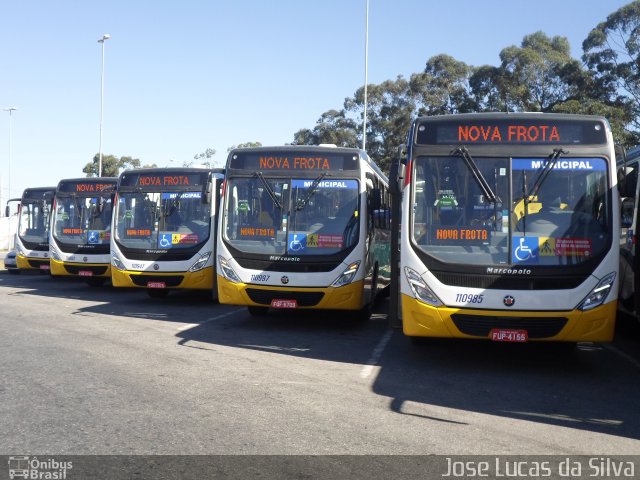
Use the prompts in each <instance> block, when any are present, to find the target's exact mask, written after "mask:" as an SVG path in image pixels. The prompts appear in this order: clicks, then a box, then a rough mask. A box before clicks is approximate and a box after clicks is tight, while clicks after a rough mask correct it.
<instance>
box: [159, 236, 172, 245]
mask: <svg viewBox="0 0 640 480" xmlns="http://www.w3.org/2000/svg"><path fill="white" fill-rule="evenodd" d="M172 239H173V234H172V233H160V236H159V237H158V247H159V248H171V246H172V245H173V242H172Z"/></svg>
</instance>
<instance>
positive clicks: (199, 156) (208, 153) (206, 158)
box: [182, 148, 216, 168]
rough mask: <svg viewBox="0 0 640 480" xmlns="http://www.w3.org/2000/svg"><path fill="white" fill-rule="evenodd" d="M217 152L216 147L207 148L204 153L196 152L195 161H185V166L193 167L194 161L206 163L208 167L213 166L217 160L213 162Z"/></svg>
mask: <svg viewBox="0 0 640 480" xmlns="http://www.w3.org/2000/svg"><path fill="white" fill-rule="evenodd" d="M215 154H216V149H215V148H207V149H206V150H205V151H204V152H202V153H196V154H195V155H194V156H193V160H194V161H193V162H184V163H183V164H182V166H183V167H191V166H193V164H194V163H197V164H198V165H205V166H206V167H208V168H213V164H214V163H215V162H213V161H212V160H211V159H212V158H213V156H214V155H215Z"/></svg>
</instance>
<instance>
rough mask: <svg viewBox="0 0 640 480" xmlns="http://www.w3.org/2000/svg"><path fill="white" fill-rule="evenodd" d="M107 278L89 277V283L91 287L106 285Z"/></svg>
mask: <svg viewBox="0 0 640 480" xmlns="http://www.w3.org/2000/svg"><path fill="white" fill-rule="evenodd" d="M105 280H106V279H104V278H100V277H95V278H88V279H87V285H89V286H90V287H101V286H102V285H104V282H105Z"/></svg>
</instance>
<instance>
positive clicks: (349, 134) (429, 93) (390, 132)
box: [293, 0, 640, 170]
mask: <svg viewBox="0 0 640 480" xmlns="http://www.w3.org/2000/svg"><path fill="white" fill-rule="evenodd" d="M583 50H584V56H583V63H582V62H580V61H579V60H577V59H575V58H573V57H572V56H571V49H570V45H569V41H568V40H567V39H566V38H565V37H561V36H554V37H549V36H547V35H546V34H545V33H543V32H535V33H533V34H530V35H526V36H525V37H524V38H523V40H522V42H521V44H520V46H513V45H512V46H509V47H506V48H504V49H503V50H502V51H501V52H500V53H499V58H500V64H499V65H497V66H492V65H483V66H480V67H474V66H470V65H467V64H465V63H464V62H461V61H458V60H456V59H454V58H453V57H451V56H449V55H446V54H440V55H436V56H434V57H432V58H430V59H429V60H428V61H427V63H426V66H425V69H424V71H423V72H420V73H415V74H412V75H411V76H410V78H409V80H406V79H404V78H403V77H401V76H399V77H397V78H396V79H395V80H387V81H385V82H382V83H381V84H379V85H367V123H366V125H367V129H366V135H367V137H366V140H367V141H366V149H367V151H368V153H369V155H370V156H371V157H372V158H373V159H374V160H375V162H376V163H378V165H380V166H381V168H383V169H384V170H386V169H388V166H389V164H390V162H391V161H392V159H393V158H394V157H395V155H396V152H397V147H398V146H399V145H402V144H404V143H405V142H406V137H407V134H408V132H409V127H410V124H411V121H412V120H413V119H414V118H415V117H416V116H419V115H442V114H453V113H466V112H486V111H534V112H558V113H581V114H594V115H602V116H604V117H606V118H607V119H608V120H609V123H610V124H611V127H612V130H613V133H614V140H616V142H619V143H622V144H623V145H625V146H627V147H629V146H632V145H635V144H637V143H639V142H640V0H635V1H633V2H631V3H630V4H629V5H626V6H625V7H622V8H621V9H619V10H618V11H616V12H614V13H612V14H611V15H609V16H608V17H607V20H606V21H605V22H602V23H600V24H599V25H598V26H597V27H596V28H594V29H593V30H592V31H591V33H590V34H589V37H588V38H587V39H586V40H585V41H584V43H583ZM363 115H364V87H361V88H359V89H358V90H357V91H356V92H355V94H354V95H353V97H350V98H347V99H345V101H344V105H343V108H342V109H340V110H336V109H332V110H328V111H327V112H325V113H323V114H322V115H321V116H320V118H319V119H318V121H317V122H316V125H315V126H314V127H313V128H312V129H309V128H303V129H301V130H298V131H297V132H296V133H295V134H294V141H293V143H294V144H300V145H314V144H319V143H334V144H336V145H339V146H348V147H359V146H361V144H362V130H363V125H364V118H363Z"/></svg>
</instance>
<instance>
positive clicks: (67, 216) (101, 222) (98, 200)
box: [53, 195, 111, 245]
mask: <svg viewBox="0 0 640 480" xmlns="http://www.w3.org/2000/svg"><path fill="white" fill-rule="evenodd" d="M53 236H54V237H55V238H56V239H57V240H59V241H60V242H62V243H73V244H76V245H108V244H109V239H110V238H111V198H110V197H78V196H75V195H71V196H61V195H58V196H56V211H55V214H54V217H53Z"/></svg>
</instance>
